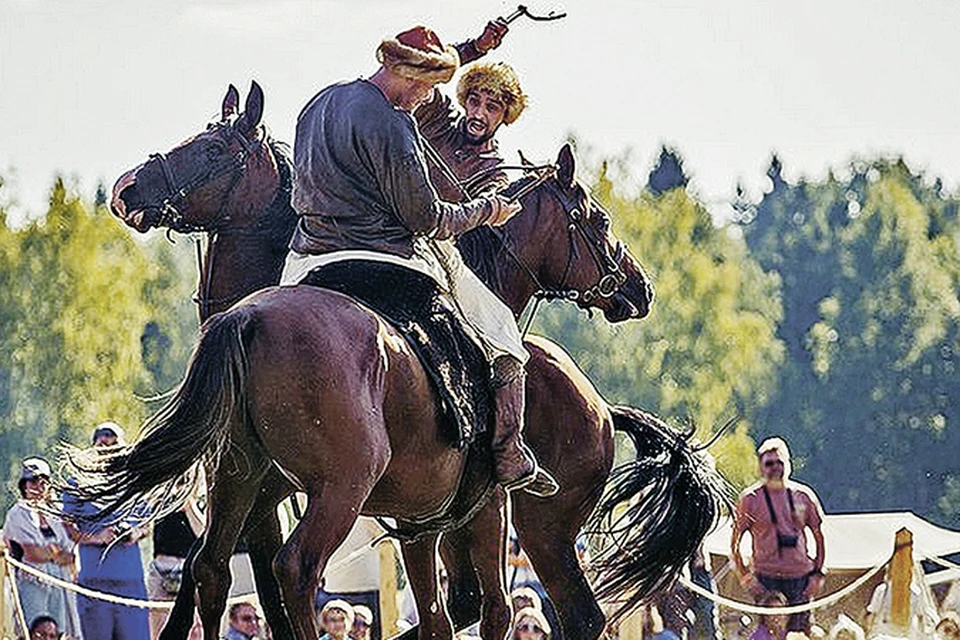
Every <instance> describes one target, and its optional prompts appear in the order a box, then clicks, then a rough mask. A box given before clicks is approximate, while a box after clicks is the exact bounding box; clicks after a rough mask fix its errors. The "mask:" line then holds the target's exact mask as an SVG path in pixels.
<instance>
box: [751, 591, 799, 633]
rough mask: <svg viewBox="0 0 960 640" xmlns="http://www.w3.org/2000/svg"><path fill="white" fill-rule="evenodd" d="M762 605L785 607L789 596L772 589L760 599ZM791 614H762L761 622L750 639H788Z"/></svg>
mask: <svg viewBox="0 0 960 640" xmlns="http://www.w3.org/2000/svg"><path fill="white" fill-rule="evenodd" d="M760 606H762V607H769V608H774V607H785V606H787V597H786V596H785V595H783V594H782V593H780V592H779V591H772V592H770V593H768V594H767V595H765V596H763V597H762V598H761V599H760ZM788 617H789V616H787V615H785V614H780V613H766V614H760V623H759V624H758V625H757V628H756V629H754V631H753V633H751V634H750V639H749V640H786V636H787V619H788Z"/></svg>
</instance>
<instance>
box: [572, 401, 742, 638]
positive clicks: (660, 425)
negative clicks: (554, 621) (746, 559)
mask: <svg viewBox="0 0 960 640" xmlns="http://www.w3.org/2000/svg"><path fill="white" fill-rule="evenodd" d="M611 413H612V416H613V426H614V429H615V430H616V431H620V432H622V433H625V434H626V435H627V436H628V437H629V438H630V440H631V441H632V442H633V445H634V447H635V448H636V457H635V459H633V460H630V461H629V462H626V463H624V464H622V465H619V466H617V467H616V468H615V469H614V470H613V471H612V472H611V474H610V478H609V479H608V481H607V486H606V489H605V495H604V497H603V499H602V501H601V503H600V505H599V506H598V508H597V511H596V512H595V513H594V515H593V520H592V523H591V527H590V529H591V530H592V531H593V532H594V533H597V534H600V535H602V536H603V537H604V538H606V542H608V544H605V545H603V548H602V549H601V551H600V552H599V553H598V554H597V555H596V556H595V557H594V558H593V560H592V562H591V566H592V568H594V569H595V570H596V571H597V577H596V579H595V580H594V581H593V582H594V583H595V584H596V585H598V586H597V588H596V591H597V596H598V598H600V599H602V600H606V601H608V602H613V603H616V604H618V605H620V606H619V608H618V609H617V611H616V612H615V613H614V614H613V619H614V620H615V619H617V618H619V617H621V616H622V615H624V614H626V613H627V612H629V611H630V610H631V609H633V608H634V607H635V606H636V605H638V604H641V603H642V602H644V601H646V600H647V599H648V598H649V597H650V596H652V595H653V594H654V593H656V592H659V591H663V590H665V589H666V588H668V587H670V586H671V585H672V583H673V581H674V580H676V578H677V577H678V576H679V575H680V572H681V571H682V569H683V568H684V567H685V566H686V565H687V564H688V563H689V561H690V560H691V559H692V558H693V556H694V554H695V552H696V551H697V550H698V549H699V547H700V544H701V543H702V541H703V539H704V537H705V536H706V535H707V534H708V533H709V532H710V531H711V530H713V528H715V527H716V525H717V523H718V521H719V518H720V515H721V513H723V511H724V510H729V509H730V507H731V505H732V490H731V488H730V486H729V485H728V484H727V482H726V480H724V479H723V477H722V476H721V475H720V474H719V473H718V472H717V470H716V467H715V466H714V465H713V461H712V458H711V457H710V456H709V454H707V453H706V452H705V451H704V450H703V449H704V448H696V447H694V446H692V445H691V443H690V437H691V436H692V432H691V433H686V434H683V433H678V432H677V431H675V430H673V429H671V428H670V427H669V426H667V425H666V424H665V423H664V422H663V421H662V420H660V419H659V418H658V417H656V416H654V415H652V414H650V413H647V412H645V411H642V410H640V409H637V408H634V407H627V406H615V407H611Z"/></svg>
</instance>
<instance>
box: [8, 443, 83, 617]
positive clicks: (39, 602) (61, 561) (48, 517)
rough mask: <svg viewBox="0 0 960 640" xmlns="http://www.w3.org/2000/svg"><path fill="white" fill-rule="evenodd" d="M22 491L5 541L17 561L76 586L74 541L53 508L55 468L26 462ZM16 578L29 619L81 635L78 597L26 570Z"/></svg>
mask: <svg viewBox="0 0 960 640" xmlns="http://www.w3.org/2000/svg"><path fill="white" fill-rule="evenodd" d="M17 489H19V491H20V500H18V501H17V503H16V504H15V505H13V507H12V508H11V509H10V511H8V512H7V518H6V522H5V523H4V525H3V537H4V539H5V540H6V543H7V546H8V547H9V548H10V551H11V554H12V555H13V557H14V559H15V560H18V561H20V562H22V563H23V564H25V565H27V566H28V567H30V568H32V569H36V570H37V571H41V572H43V573H45V574H47V575H49V576H51V577H53V578H58V579H60V580H65V581H67V582H73V578H74V554H73V549H74V542H73V540H71V538H70V535H69V533H68V531H67V528H66V527H65V526H64V524H63V522H62V521H61V520H60V519H59V518H56V517H54V516H53V515H52V514H51V512H50V509H49V506H50V505H49V503H50V465H49V464H47V463H46V461H44V460H42V459H40V458H28V459H26V460H24V461H23V464H22V467H21V470H20V480H19V481H18V482H17ZM16 580H17V590H18V592H19V594H20V604H21V606H22V607H23V614H24V618H25V619H26V620H34V619H35V618H38V617H40V616H50V617H52V618H54V619H56V620H58V621H61V622H62V624H63V630H64V631H66V632H67V633H71V634H74V635H79V629H80V625H79V618H78V617H77V606H76V600H75V598H74V596H73V595H72V593H70V592H69V591H66V590H64V589H61V588H60V587H58V586H55V585H53V584H51V583H50V582H47V581H45V580H43V579H42V578H41V577H38V576H35V575H31V574H29V573H27V572H26V571H24V570H23V569H17V571H16Z"/></svg>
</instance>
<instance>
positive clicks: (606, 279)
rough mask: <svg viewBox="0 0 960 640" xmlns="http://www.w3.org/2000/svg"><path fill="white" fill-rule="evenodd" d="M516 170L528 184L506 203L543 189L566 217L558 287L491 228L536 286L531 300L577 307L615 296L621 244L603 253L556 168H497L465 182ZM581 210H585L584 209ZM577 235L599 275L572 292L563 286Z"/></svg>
mask: <svg viewBox="0 0 960 640" xmlns="http://www.w3.org/2000/svg"><path fill="white" fill-rule="evenodd" d="M516 169H519V170H523V171H525V172H527V174H528V179H529V180H530V182H529V183H527V184H521V186H520V187H519V188H518V189H517V191H516V193H513V194H510V195H509V196H508V199H509V200H512V201H513V200H519V199H520V198H522V197H523V196H525V195H527V194H529V193H532V192H534V191H536V190H537V189H540V188H545V189H547V190H548V191H550V193H551V194H552V195H553V196H554V197H555V198H556V199H557V201H558V202H560V206H561V208H562V209H563V212H564V215H565V216H566V218H567V225H566V226H567V262H566V265H565V266H564V268H563V276H562V277H561V278H560V284H559V285H558V286H556V287H547V286H544V284H543V283H542V282H541V281H540V279H539V278H538V277H537V275H536V274H535V273H534V272H533V270H532V269H531V268H530V267H529V266H528V265H527V264H526V263H525V262H524V261H523V259H522V258H521V257H520V256H519V255H518V254H517V253H516V251H515V250H514V249H513V247H512V246H511V245H510V242H509V240H508V239H507V237H506V236H505V235H504V234H503V232H502V231H501V230H500V229H497V228H496V227H490V229H491V230H492V231H493V233H494V235H495V236H496V238H497V239H498V240H499V241H500V244H501V245H502V246H503V248H504V249H505V250H506V252H507V254H508V255H509V256H510V257H511V258H512V259H513V261H514V262H516V263H517V265H518V266H519V267H520V269H521V270H522V271H523V272H524V273H525V274H526V275H527V277H528V278H530V280H531V281H532V282H533V283H534V286H535V287H536V290H535V292H534V294H533V295H534V297H535V298H537V299H538V300H568V301H570V302H575V303H577V304H580V305H588V304H590V303H591V302H593V301H595V300H597V299H598V298H610V297H612V296H613V295H614V294H616V293H617V291H619V290H620V287H621V286H623V285H624V283H626V281H627V275H626V274H625V273H624V272H623V269H621V268H620V261H621V260H622V259H623V252H624V248H623V243H622V242H619V241H618V242H617V247H616V249H615V250H614V252H613V255H610V252H609V251H607V250H606V243H605V239H604V238H598V237H597V236H596V234H595V233H594V232H593V229H591V228H590V227H589V226H587V225H586V224H585V223H584V213H585V211H582V210H581V206H580V202H579V201H578V199H577V198H576V196H575V195H571V194H569V193H567V192H565V191H564V190H563V189H561V188H560V186H559V184H558V182H557V181H556V179H555V178H556V172H557V167H556V166H555V165H552V164H548V165H497V166H494V167H490V168H489V169H484V170H483V171H481V172H478V174H474V175H473V176H471V177H470V178H469V179H468V180H466V181H465V182H466V183H467V184H471V185H473V184H477V182H478V179H479V178H480V177H482V175H481V174H487V173H491V172H493V171H504V170H516ZM505 195H506V194H505ZM588 205H589V202H588ZM594 205H595V206H597V207H600V205H599V204H598V203H594ZM583 209H584V210H585V209H586V206H584V207H583ZM600 209H601V211H602V212H603V214H604V215H606V216H607V217H608V218H609V214H608V213H607V212H606V211H605V210H603V208H602V207H600ZM577 235H579V236H580V238H581V239H582V240H583V243H584V244H585V245H586V247H587V250H588V251H589V252H590V256H591V257H592V258H593V261H594V264H596V266H597V273H598V274H599V275H598V277H597V281H596V282H595V283H594V284H593V285H592V286H590V287H587V288H586V289H574V288H571V287H567V286H566V284H567V279H568V278H569V277H570V269H571V267H572V266H573V259H574V257H575V256H576V253H577V242H576V236H577ZM600 247H603V249H602V250H601V249H600Z"/></svg>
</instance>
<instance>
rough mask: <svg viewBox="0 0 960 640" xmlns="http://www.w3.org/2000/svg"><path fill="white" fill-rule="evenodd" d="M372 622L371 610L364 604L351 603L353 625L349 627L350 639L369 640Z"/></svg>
mask: <svg viewBox="0 0 960 640" xmlns="http://www.w3.org/2000/svg"><path fill="white" fill-rule="evenodd" d="M372 624H373V611H371V610H370V607H368V606H367V605H365V604H355V605H353V626H352V627H351V628H350V633H349V635H350V638H351V640H370V626H371V625H372Z"/></svg>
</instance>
